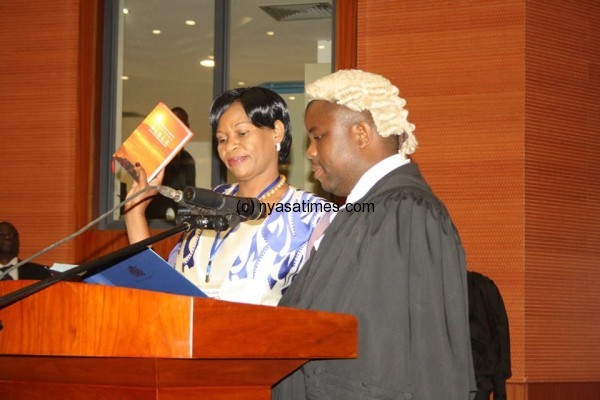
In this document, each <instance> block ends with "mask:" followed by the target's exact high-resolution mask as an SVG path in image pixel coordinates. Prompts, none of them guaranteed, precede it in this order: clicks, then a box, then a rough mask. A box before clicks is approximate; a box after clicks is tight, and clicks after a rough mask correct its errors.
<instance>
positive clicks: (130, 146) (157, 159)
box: [113, 103, 193, 182]
mask: <svg viewBox="0 0 600 400" xmlns="http://www.w3.org/2000/svg"><path fill="white" fill-rule="evenodd" d="M192 136H193V133H192V131H191V130H190V128H188V127H187V126H186V125H185V124H184V123H183V122H181V120H180V119H179V118H178V117H177V116H176V115H175V114H174V113H173V112H172V111H171V110H170V109H169V107H167V106H166V105H165V104H163V103H158V104H157V106H156V107H154V109H153V110H152V111H151V112H150V114H148V116H147V117H146V118H145V119H144V120H143V121H142V123H141V124H140V125H139V126H138V127H137V128H135V130H134V131H133V133H132V134H131V135H129V137H128V138H127V139H126V140H125V141H124V142H123V143H122V144H121V146H120V147H119V148H118V149H117V150H116V151H115V153H114V154H113V158H114V159H115V160H117V161H118V162H119V164H121V166H122V167H123V168H125V170H127V172H129V174H130V175H131V176H132V177H133V179H135V180H136V181H137V178H138V177H137V174H136V172H135V169H134V167H135V164H136V163H140V164H141V165H142V167H144V170H145V171H146V174H147V176H148V182H150V181H151V180H152V179H154V178H155V177H156V175H157V174H158V172H159V171H160V170H161V169H163V168H164V167H165V166H166V165H167V164H168V163H169V162H170V161H171V160H172V159H173V158H174V157H175V156H176V155H177V153H179V152H180V151H181V149H183V146H185V145H186V143H187V142H189V141H190V139H191V138H192Z"/></svg>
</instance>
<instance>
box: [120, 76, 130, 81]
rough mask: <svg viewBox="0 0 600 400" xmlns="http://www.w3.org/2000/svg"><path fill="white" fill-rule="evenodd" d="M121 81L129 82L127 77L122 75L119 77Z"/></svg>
mask: <svg viewBox="0 0 600 400" xmlns="http://www.w3.org/2000/svg"><path fill="white" fill-rule="evenodd" d="M121 80H124V81H127V80H129V77H128V76H127V75H123V76H122V77H121Z"/></svg>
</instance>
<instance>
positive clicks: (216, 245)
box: [204, 175, 286, 283]
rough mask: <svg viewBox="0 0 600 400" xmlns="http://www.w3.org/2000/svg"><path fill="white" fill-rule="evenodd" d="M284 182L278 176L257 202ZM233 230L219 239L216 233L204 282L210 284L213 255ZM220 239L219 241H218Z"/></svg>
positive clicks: (281, 177) (219, 233) (270, 194)
mask: <svg viewBox="0 0 600 400" xmlns="http://www.w3.org/2000/svg"><path fill="white" fill-rule="evenodd" d="M285 182H286V178H285V176H284V175H279V176H278V177H277V178H276V179H275V180H274V181H273V182H271V183H270V184H269V185H268V186H267V187H266V188H264V189H263V191H262V192H260V194H259V195H258V200H259V201H260V202H262V201H264V200H265V199H267V198H269V197H270V196H272V195H273V194H274V193H276V192H277V191H278V190H279V189H281V187H282V186H283V185H284V184H285ZM238 188H239V186H238V187H237V188H235V190H234V191H233V193H232V194H233V195H235V194H236V193H237V191H238ZM233 230H235V228H234V229H232V230H230V231H229V232H227V233H226V234H225V236H223V238H222V239H221V232H220V231H217V234H216V236H215V240H214V241H213V244H212V246H211V248H210V254H209V257H208V264H207V265H206V275H205V277H204V282H206V283H208V282H210V273H211V271H212V262H213V259H214V258H215V255H216V254H217V253H218V251H219V249H220V248H221V246H222V245H223V242H224V241H225V239H226V238H227V236H229V234H230V233H231V232H232V231H233ZM219 239H220V240H219Z"/></svg>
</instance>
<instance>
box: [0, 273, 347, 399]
mask: <svg viewBox="0 0 600 400" xmlns="http://www.w3.org/2000/svg"><path fill="white" fill-rule="evenodd" d="M29 284H31V282H30V281H2V282H0V296H4V295H6V294H8V293H11V292H14V291H15V290H18V289H20V288H23V287H25V286H27V285H29ZM0 321H2V325H3V328H2V329H1V330H0V393H1V395H0V397H1V398H7V399H27V400H35V399H44V400H46V399H50V400H52V399H88V400H89V399H92V400H93V399H148V400H150V399H155V400H156V399H159V400H161V399H163V400H167V399H169V400H173V399H192V398H198V399H203V400H225V399H236V400H250V399H252V400H255V399H258V400H270V398H271V387H272V386H273V385H275V384H276V383H277V382H279V381H280V380H281V379H283V378H284V377H285V376H287V375H288V374H290V373H292V372H293V371H295V370H296V369H298V368H300V367H301V366H302V365H303V364H305V363H306V362H308V361H310V360H312V359H339V358H356V356H357V352H358V350H357V320H356V318H355V317H354V316H351V315H344V314H336V313H329V312H321V311H309V310H300V309H293V308H285V307H270V306H259V305H250V304H240V303H233V302H226V301H221V300H215V299H210V298H200V297H190V296H182V295H173V294H167V293H160V292H152V291H146V290H134V289H130V288H123V287H111V286H105V285H91V284H87V283H82V282H59V283H57V284H55V285H53V286H50V287H48V288H46V289H45V290H42V291H40V292H38V293H35V294H34V295H32V296H29V297H27V298H25V299H23V300H21V301H19V302H16V303H14V304H11V305H10V306H8V307H6V308H3V309H1V310H0Z"/></svg>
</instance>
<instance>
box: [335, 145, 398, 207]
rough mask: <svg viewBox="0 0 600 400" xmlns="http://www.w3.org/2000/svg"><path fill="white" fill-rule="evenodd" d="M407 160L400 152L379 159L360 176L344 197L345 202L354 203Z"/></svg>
mask: <svg viewBox="0 0 600 400" xmlns="http://www.w3.org/2000/svg"><path fill="white" fill-rule="evenodd" d="M409 162H410V159H408V158H406V157H405V156H404V155H403V154H400V153H398V154H394V155H393V156H389V157H388V158H385V159H383V160H381V161H379V162H378V163H377V164H375V165H373V166H372V167H371V168H369V170H368V171H367V172H365V173H364V174H363V176H361V177H360V179H359V180H358V182H357V183H356V185H355V186H354V188H353V189H352V191H351V192H350V194H349V195H348V197H346V203H356V202H357V201H358V200H360V199H362V198H363V197H364V196H365V195H366V194H367V192H368V191H369V190H371V188H372V187H373V186H375V184H376V183H377V182H379V181H380V180H381V178H383V177H384V176H386V175H387V174H389V173H390V172H392V171H393V170H395V169H396V168H398V167H401V166H403V165H404V164H408V163H409Z"/></svg>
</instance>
